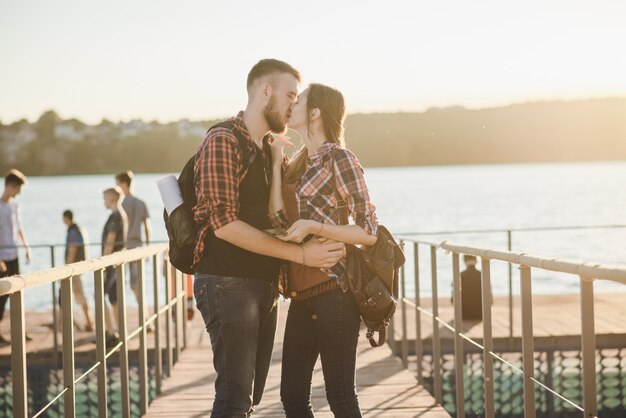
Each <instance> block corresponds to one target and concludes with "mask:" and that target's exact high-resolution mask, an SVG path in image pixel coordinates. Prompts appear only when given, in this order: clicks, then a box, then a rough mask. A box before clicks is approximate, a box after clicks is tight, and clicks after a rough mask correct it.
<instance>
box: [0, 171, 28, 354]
mask: <svg viewBox="0 0 626 418" xmlns="http://www.w3.org/2000/svg"><path fill="white" fill-rule="evenodd" d="M25 184H26V176H25V175H24V174H23V173H22V172H21V171H19V170H16V169H12V170H9V172H8V173H7V174H6V176H5V177H4V192H3V193H2V198H0V261H1V262H2V263H1V264H2V266H0V267H3V268H0V277H9V276H13V275H15V274H20V266H19V262H18V259H17V242H18V240H19V241H21V242H22V245H23V246H24V247H25V248H26V264H28V263H30V260H31V253H30V247H29V246H28V241H26V234H25V233H24V229H22V220H21V216H20V211H19V209H18V206H17V202H16V200H15V197H16V196H17V195H18V194H20V192H21V191H22V186H23V185H25ZM8 300H9V295H4V296H0V321H2V318H3V317H4V310H5V307H6V303H7V301H8ZM26 339H27V340H30V337H27V338H26ZM9 344H10V342H9V341H7V340H6V339H4V337H3V336H2V335H0V346H5V345H9Z"/></svg>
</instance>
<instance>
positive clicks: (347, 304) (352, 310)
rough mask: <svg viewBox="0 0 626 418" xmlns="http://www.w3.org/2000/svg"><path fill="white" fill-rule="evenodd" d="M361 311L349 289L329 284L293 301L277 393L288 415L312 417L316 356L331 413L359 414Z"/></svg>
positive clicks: (347, 417)
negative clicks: (357, 374)
mask: <svg viewBox="0 0 626 418" xmlns="http://www.w3.org/2000/svg"><path fill="white" fill-rule="evenodd" d="M360 322H361V317H360V316H359V310H358V308H357V306H356V303H355V301H354V298H353V297H352V295H351V294H350V293H344V292H342V291H341V290H340V289H334V290H331V291H329V292H326V293H322V294H321V295H318V296H315V297H312V298H310V299H306V300H301V301H292V302H291V305H290V306H289V314H288V315H287V325H286V329H285V341H284V343H283V361H282V365H283V367H282V376H281V382H280V397H281V400H282V403H283V408H284V409H285V414H286V415H287V418H313V417H314V416H315V415H314V414H313V411H312V408H311V380H312V378H313V369H314V367H315V363H316V362H317V359H318V357H321V360H322V372H323V373H324V383H325V386H326V399H327V400H328V404H329V405H330V409H331V411H332V412H333V414H334V416H335V417H341V418H360V417H361V410H360V409H359V401H358V399H357V393H356V387H355V368H356V349H357V343H358V338H359V325H360Z"/></svg>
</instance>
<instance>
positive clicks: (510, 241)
mask: <svg viewBox="0 0 626 418" xmlns="http://www.w3.org/2000/svg"><path fill="white" fill-rule="evenodd" d="M506 236H507V249H508V250H509V251H511V250H512V249H513V237H512V232H511V231H510V230H509V231H506ZM509 346H510V347H513V265H512V264H511V263H509Z"/></svg>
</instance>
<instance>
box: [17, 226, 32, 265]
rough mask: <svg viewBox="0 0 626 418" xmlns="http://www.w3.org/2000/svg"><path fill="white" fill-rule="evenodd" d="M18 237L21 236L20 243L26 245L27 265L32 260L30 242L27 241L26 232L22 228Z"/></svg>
mask: <svg viewBox="0 0 626 418" xmlns="http://www.w3.org/2000/svg"><path fill="white" fill-rule="evenodd" d="M18 235H19V238H20V241H22V244H23V245H24V248H26V263H30V260H31V259H32V257H31V253H30V246H29V245H28V241H27V240H26V233H25V232H24V230H23V229H22V228H20V229H19V232H18Z"/></svg>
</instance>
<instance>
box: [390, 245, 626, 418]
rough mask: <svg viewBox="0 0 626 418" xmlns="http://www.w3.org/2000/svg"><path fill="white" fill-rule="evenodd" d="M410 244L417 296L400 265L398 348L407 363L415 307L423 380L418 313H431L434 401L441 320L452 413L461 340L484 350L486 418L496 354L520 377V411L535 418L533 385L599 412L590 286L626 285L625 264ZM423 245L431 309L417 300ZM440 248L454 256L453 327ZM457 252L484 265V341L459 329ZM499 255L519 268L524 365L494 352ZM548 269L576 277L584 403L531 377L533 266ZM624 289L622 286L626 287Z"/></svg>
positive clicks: (459, 397)
mask: <svg viewBox="0 0 626 418" xmlns="http://www.w3.org/2000/svg"><path fill="white" fill-rule="evenodd" d="M406 242H411V243H413V255H414V263H415V266H414V272H415V274H414V286H415V298H414V300H411V299H409V298H408V297H407V296H406V279H407V277H406V275H405V271H404V269H403V270H402V272H401V292H402V294H401V298H400V311H401V327H402V330H401V335H402V340H401V347H400V350H399V351H400V353H401V358H402V362H403V363H404V365H405V366H408V352H409V346H408V338H407V306H409V307H411V308H413V309H414V310H415V327H416V329H415V332H416V336H415V353H416V363H417V364H416V369H417V380H418V382H419V383H422V379H423V372H422V361H423V352H422V344H421V343H422V337H421V314H425V315H428V316H430V317H431V318H432V326H433V335H432V339H433V346H432V359H433V360H432V361H433V367H432V374H433V392H434V396H435V399H436V401H437V403H439V404H441V403H442V372H441V354H442V353H441V338H440V336H439V325H441V326H443V327H445V328H447V329H449V330H450V331H452V333H453V334H454V358H455V381H456V385H455V386H456V412H457V417H459V418H462V417H464V416H465V409H464V408H465V405H464V388H463V383H464V378H463V377H464V350H463V343H464V341H465V342H468V343H469V344H472V345H474V346H475V347H477V348H479V349H481V350H482V352H483V359H484V360H483V384H484V411H485V418H493V417H494V416H495V411H494V409H495V407H494V387H493V382H494V374H493V361H494V359H496V360H498V361H501V362H503V363H505V364H507V365H508V366H509V367H510V368H511V369H512V370H513V371H514V372H515V373H518V374H521V375H522V376H523V394H524V416H525V417H527V418H534V417H535V414H536V409H535V386H540V387H542V388H543V389H545V390H547V391H549V392H550V393H552V395H554V396H557V397H559V398H560V399H561V400H563V401H565V402H566V403H568V404H570V405H571V406H572V407H574V408H575V409H578V410H579V411H581V412H583V413H584V416H585V417H595V416H597V412H598V411H597V399H596V396H597V394H596V359H595V355H596V336H595V331H594V288H593V283H594V281H596V280H608V281H612V282H616V283H620V284H624V285H626V267H624V266H616V267H614V266H604V265H599V264H591V263H584V262H575V261H566V260H558V259H548V258H541V257H535V256H530V255H526V254H524V253H515V252H511V251H498V250H490V249H485V248H480V247H475V246H469V245H457V244H453V243H450V242H447V241H443V242H441V243H435V242H428V241H423V240H412V239H403V240H402V243H403V244H404V243H406ZM420 247H427V248H429V250H430V264H431V282H432V307H431V310H428V309H426V308H424V307H423V306H422V304H421V300H420V291H419V286H420V270H419V249H420ZM439 249H442V250H444V251H447V252H449V253H450V256H451V257H452V276H453V286H454V288H453V294H454V297H453V303H454V326H452V325H450V324H448V323H447V322H446V321H445V320H443V319H442V318H441V317H440V316H439V306H438V290H437V281H438V279H437V251H438V250H439ZM460 254H467V255H473V256H476V257H480V259H481V264H482V275H481V276H482V318H483V320H482V325H483V326H482V328H483V338H482V344H480V343H479V342H477V341H475V340H473V339H471V338H469V337H468V336H467V335H465V334H464V333H463V329H462V326H461V325H462V323H463V322H462V300H461V277H460V268H459V256H460ZM492 260H498V261H503V262H506V263H510V264H511V265H518V266H519V268H520V291H521V317H522V335H521V339H522V368H521V369H520V368H518V367H516V366H515V365H513V364H511V363H510V362H508V361H507V360H505V359H504V358H502V357H501V356H499V355H498V354H496V353H495V352H494V351H493V337H492V321H491V319H492V318H491V293H490V289H491V261H492ZM533 268H534V269H541V270H549V271H554V272H561V273H567V274H571V275H575V276H578V280H580V309H581V326H582V329H581V347H582V350H581V351H582V373H583V385H582V386H583V405H578V404H576V403H574V402H572V401H571V400H569V399H567V398H566V397H565V396H564V395H562V394H559V393H556V392H555V391H554V390H553V389H552V388H550V387H548V385H546V384H544V383H542V382H540V381H539V380H538V379H537V378H535V376H534V357H533V353H534V351H533V350H534V343H533V340H534V337H533V304H532V283H531V273H532V269H533ZM625 290H626V288H625ZM395 322H396V321H395V320H394V321H392V324H391V330H390V335H392V336H394V335H395V332H394V323H395ZM389 343H390V344H391V345H392V349H393V350H394V352H397V351H398V350H397V347H395V345H396V342H395V338H393V337H392V338H391V339H390V341H389Z"/></svg>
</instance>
